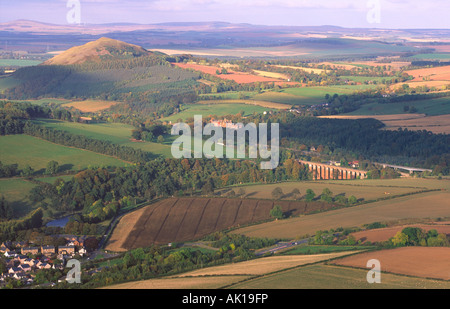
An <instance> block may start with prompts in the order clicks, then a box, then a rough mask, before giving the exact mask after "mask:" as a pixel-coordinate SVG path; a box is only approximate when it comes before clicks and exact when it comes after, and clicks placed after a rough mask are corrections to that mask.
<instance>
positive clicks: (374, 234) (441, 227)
mask: <svg viewBox="0 0 450 309" xmlns="http://www.w3.org/2000/svg"><path fill="white" fill-rule="evenodd" d="M405 227H417V228H420V229H422V230H424V231H426V232H428V231H429V230H436V231H437V232H438V233H439V234H441V233H442V234H447V235H448V234H450V225H448V224H445V222H444V223H442V224H441V223H440V222H431V223H429V224H412V225H411V224H410V225H399V226H393V227H386V228H380V229H371V230H365V231H360V232H355V233H352V235H353V236H354V237H355V239H356V240H361V241H362V242H366V241H370V242H371V243H375V242H383V241H387V240H389V238H391V237H394V236H395V234H396V233H397V232H401V231H402V230H403V229H404V228H405Z"/></svg>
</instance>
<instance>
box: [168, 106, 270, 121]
mask: <svg viewBox="0 0 450 309" xmlns="http://www.w3.org/2000/svg"><path fill="white" fill-rule="evenodd" d="M233 102H236V103H233ZM241 102H244V101H243V100H223V101H221V100H220V101H219V100H217V101H216V100H213V101H200V102H198V103H197V104H189V105H185V106H183V110H182V111H181V112H179V113H178V114H174V115H171V116H169V117H165V118H163V119H162V120H163V121H167V122H169V121H172V123H176V122H178V120H179V119H181V120H183V121H186V120H187V119H189V118H194V116H196V115H202V116H203V118H206V117H209V116H216V117H221V116H226V115H236V114H238V113H241V112H244V115H243V116H247V115H251V114H253V113H263V112H265V111H269V110H272V108H269V107H263V106H260V105H256V104H250V101H245V102H249V104H245V103H241ZM263 103H266V105H268V106H270V104H269V103H267V102H261V104H263Z"/></svg>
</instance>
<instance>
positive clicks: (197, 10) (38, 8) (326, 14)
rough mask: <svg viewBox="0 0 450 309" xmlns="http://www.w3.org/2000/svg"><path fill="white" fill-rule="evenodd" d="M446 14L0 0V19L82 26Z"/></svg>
mask: <svg viewBox="0 0 450 309" xmlns="http://www.w3.org/2000/svg"><path fill="white" fill-rule="evenodd" d="M78 8H79V10H77V9H78ZM78 12H79V13H78ZM69 13H70V14H72V15H71V16H72V18H70V17H69V18H68V14H69ZM74 14H75V15H74ZM449 15H450V0H0V22H9V21H14V20H18V19H28V20H34V21H40V22H47V23H53V24H69V23H71V22H73V20H74V19H73V17H77V18H78V19H75V20H79V21H80V22H81V23H86V24H104V23H139V24H155V23H164V22H203V21H223V22H230V23H249V24H255V25H280V26H322V25H333V26H341V27H358V28H389V29H402V28H403V29H406V28H408V29H411V28H422V29H428V28H441V29H450V18H449Z"/></svg>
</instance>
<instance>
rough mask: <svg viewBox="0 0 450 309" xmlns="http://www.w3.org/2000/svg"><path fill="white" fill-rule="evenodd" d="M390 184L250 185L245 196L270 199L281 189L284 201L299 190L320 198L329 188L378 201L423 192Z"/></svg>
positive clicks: (362, 181) (335, 193)
mask: <svg viewBox="0 0 450 309" xmlns="http://www.w3.org/2000/svg"><path fill="white" fill-rule="evenodd" d="M388 184H389V181H386V183H385V185H383V184H382V183H381V182H379V183H378V185H374V184H371V183H368V184H366V182H365V181H364V180H360V183H359V184H355V183H351V184H350V183H348V182H347V181H334V182H333V181H330V182H326V181H309V182H308V181H299V182H286V183H278V184H264V185H249V186H245V187H244V188H245V194H246V196H248V197H252V198H260V199H270V198H272V191H273V190H274V189H275V188H277V187H279V188H281V189H282V191H283V193H284V196H282V197H281V199H282V200H294V199H296V197H295V196H293V195H292V194H291V192H292V190H294V189H298V190H299V191H300V195H301V196H304V195H305V194H306V190H308V189H311V190H313V191H314V192H315V193H316V195H317V197H319V196H320V194H322V191H323V189H325V188H328V189H330V190H331V192H333V195H334V196H337V195H344V196H346V197H349V196H351V195H354V196H355V197H356V198H358V199H364V200H376V199H380V198H386V197H389V196H395V195H401V194H407V193H413V192H418V191H422V190H423V188H422V189H419V188H417V187H412V186H411V187H409V186H388ZM237 190H238V189H235V190H234V191H236V193H237Z"/></svg>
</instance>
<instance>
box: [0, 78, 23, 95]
mask: <svg viewBox="0 0 450 309" xmlns="http://www.w3.org/2000/svg"><path fill="white" fill-rule="evenodd" d="M20 83H21V82H20V81H19V80H17V79H15V78H12V77H0V93H3V92H4V91H5V90H6V89H9V88H12V87H14V86H17V85H19V84H20Z"/></svg>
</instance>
